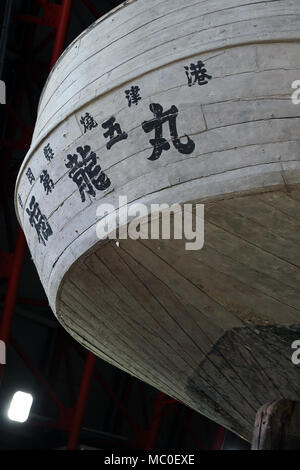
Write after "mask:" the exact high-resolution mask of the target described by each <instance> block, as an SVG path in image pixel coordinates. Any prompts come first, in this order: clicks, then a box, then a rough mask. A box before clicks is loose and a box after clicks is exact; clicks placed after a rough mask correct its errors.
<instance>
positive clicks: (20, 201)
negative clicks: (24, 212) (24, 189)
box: [18, 194, 24, 209]
mask: <svg viewBox="0 0 300 470" xmlns="http://www.w3.org/2000/svg"><path fill="white" fill-rule="evenodd" d="M18 201H19V204H20V207H21V209H24V207H23V202H22V198H21V196H20V194H18Z"/></svg>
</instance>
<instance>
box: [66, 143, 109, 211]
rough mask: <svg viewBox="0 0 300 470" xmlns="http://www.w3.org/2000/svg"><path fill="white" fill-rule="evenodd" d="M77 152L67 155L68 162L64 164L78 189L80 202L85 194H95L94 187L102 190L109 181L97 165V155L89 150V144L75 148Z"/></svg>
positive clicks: (93, 195) (83, 200) (107, 185)
mask: <svg viewBox="0 0 300 470" xmlns="http://www.w3.org/2000/svg"><path fill="white" fill-rule="evenodd" d="M77 152H78V154H79V155H78V154H76V153H75V154H73V155H71V154H69V155H67V158H68V162H67V163H66V164H65V165H66V167H67V168H69V169H70V171H69V178H71V179H72V180H73V181H74V183H75V184H76V185H77V187H78V189H79V193H80V196H81V200H82V202H85V198H86V194H89V195H90V196H92V197H95V196H96V191H95V189H97V190H99V191H104V190H105V189H107V188H109V186H110V184H111V182H110V179H109V178H108V177H107V176H106V174H105V173H104V172H103V171H102V170H101V166H100V165H99V164H98V165H97V155H96V153H95V152H93V151H91V147H90V146H89V145H85V146H84V147H78V148H77Z"/></svg>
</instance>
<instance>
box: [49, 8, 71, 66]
mask: <svg viewBox="0 0 300 470" xmlns="http://www.w3.org/2000/svg"><path fill="white" fill-rule="evenodd" d="M72 3H73V0H64V1H63V3H62V6H61V11H60V19H59V24H58V28H57V33H56V37H55V43H54V48H53V54H52V60H51V66H50V68H51V69H52V67H53V66H54V64H55V62H56V61H57V59H58V58H59V56H60V55H61V53H62V52H63V50H64V45H65V40H66V37H67V32H68V26H69V22H70V15H71V9H72Z"/></svg>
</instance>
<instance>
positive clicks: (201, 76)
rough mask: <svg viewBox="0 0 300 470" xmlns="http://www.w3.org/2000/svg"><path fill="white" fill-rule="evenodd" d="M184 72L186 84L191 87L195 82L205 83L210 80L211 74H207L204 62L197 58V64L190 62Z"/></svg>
mask: <svg viewBox="0 0 300 470" xmlns="http://www.w3.org/2000/svg"><path fill="white" fill-rule="evenodd" d="M184 68H185V74H186V76H187V78H188V85H189V86H190V87H191V86H193V85H195V84H196V83H197V84H198V85H200V86H201V85H206V84H207V83H208V80H211V79H212V77H211V75H208V74H207V70H206V68H205V65H204V63H203V62H202V61H201V60H199V61H198V62H197V64H190V66H189V67H188V66H186V67H184Z"/></svg>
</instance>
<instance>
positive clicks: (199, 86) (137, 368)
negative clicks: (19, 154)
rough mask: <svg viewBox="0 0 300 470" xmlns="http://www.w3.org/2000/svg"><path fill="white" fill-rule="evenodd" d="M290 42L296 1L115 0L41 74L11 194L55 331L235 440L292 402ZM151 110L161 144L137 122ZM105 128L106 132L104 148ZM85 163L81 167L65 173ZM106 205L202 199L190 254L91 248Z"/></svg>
mask: <svg viewBox="0 0 300 470" xmlns="http://www.w3.org/2000/svg"><path fill="white" fill-rule="evenodd" d="M299 31H300V5H299V2H298V1H297V0H282V1H276V2H274V1H271V0H270V1H265V2H260V3H258V2H256V1H253V0H251V1H250V0H244V1H242V0H228V1H226V8H224V2H223V1H222V0H214V1H208V0H207V1H196V0H189V1H186V2H185V3H184V7H183V6H182V1H179V0H164V1H161V0H160V1H158V0H154V1H152V2H151V4H149V2H147V1H146V0H136V1H131V2H129V3H128V5H127V6H125V7H121V8H119V9H117V11H115V12H114V13H112V14H110V15H108V16H107V17H106V18H104V19H103V20H99V21H98V22H96V23H95V24H94V25H93V27H92V28H90V29H89V30H87V31H86V32H84V33H82V35H81V36H80V37H79V38H78V39H77V40H75V41H74V42H73V44H72V45H71V46H70V47H69V48H68V50H67V51H66V52H65V53H64V54H63V56H62V58H61V59H60V61H59V62H58V64H57V65H56V67H55V68H54V70H53V72H52V73H51V75H50V77H49V80H48V82H47V84H46V86H45V88H44V91H43V94H42V97H41V101H40V105H39V113H38V119H37V123H36V127H35V132H34V136H33V141H32V145H31V149H30V151H29V152H28V155H27V157H26V159H25V161H24V164H23V166H22V168H21V170H20V174H19V177H18V182H17V186H16V209H17V213H18V217H19V220H20V223H21V225H22V228H23V230H24V232H25V235H26V238H27V241H28V245H29V248H30V250H31V253H32V257H33V260H34V262H35V264H36V267H37V270H38V272H39V276H40V279H41V282H42V284H43V286H44V288H45V291H46V294H47V296H48V299H49V303H50V305H51V307H52V309H53V311H54V312H55V314H56V315H57V317H58V319H59V320H60V322H61V323H62V324H63V325H64V326H65V327H66V329H67V330H68V331H69V332H70V333H71V334H72V335H73V336H74V337H75V338H77V339H78V340H79V341H80V342H81V343H82V344H84V345H85V346H86V347H87V348H89V349H90V350H92V351H94V352H95V353H96V354H97V355H99V356H101V357H103V358H104V359H106V360H107V361H109V362H110V363H112V364H115V365H117V366H118V367H120V368H122V369H124V370H126V371H128V372H129V373H131V374H134V375H136V376H138V377H140V378H141V379H143V380H145V381H147V382H148V383H150V384H152V385H154V386H156V387H157V388H159V389H161V390H163V391H165V392H166V393H168V394H169V395H172V396H173V397H175V398H177V399H179V400H181V401H183V402H184V403H186V404H187V405H189V406H191V407H192V408H194V409H196V410H198V411H200V412H202V413H204V414H205V415H207V416H209V417H211V418H212V419H215V420H217V421H218V422H220V423H222V424H224V425H225V426H227V427H229V428H231V429H233V430H234V431H235V432H237V433H239V434H240V435H242V436H244V437H245V438H247V439H250V433H251V428H252V425H253V422H254V417H255V413H256V411H257V409H258V408H259V407H260V405H261V404H263V403H264V402H267V401H270V399H273V398H274V399H276V398H280V397H281V396H285V397H286V398H291V399H297V398H298V399H299V394H300V392H299V389H300V388H299V386H300V378H299V372H298V369H297V367H296V366H294V365H293V364H292V362H291V353H292V351H291V345H290V340H291V339H295V338H297V335H298V334H299V336H300V313H299V311H300V296H299V291H298V285H299V280H300V271H299V266H300V255H299V249H298V248H299V243H300V242H299V237H298V233H299V219H300V211H299V207H300V191H299V186H298V185H299V184H300V159H299V155H300V143H299V135H300V133H299V129H300V126H299V124H300V105H299V106H297V105H294V104H293V103H292V100H291V94H292V91H293V90H292V88H291V85H292V83H293V82H294V81H295V80H298V79H300V44H299V38H300V32H299ZM200 61H201V62H202V63H203V67H202V75H201V74H200V75H198V76H197V75H195V74H193V70H194V69H193V67H191V64H195V65H198V72H199V62H200ZM203 68H205V71H203ZM136 86H137V87H139V90H138V91H139V97H140V98H141V99H140V100H137V101H136V102H135V101H133V102H131V103H130V101H129V98H131V99H134V96H130V95H129V96H128V98H127V95H126V90H131V87H136ZM129 104H131V105H130V106H129ZM158 105H161V106H162V108H161V112H163V113H165V114H164V117H165V122H164V123H163V124H162V128H161V130H162V134H161V135H160V136H159V135H156V137H157V138H163V139H165V140H164V141H161V145H162V146H163V148H161V147H159V146H158V145H157V144H158V141H155V129H154V128H153V127H151V120H153V119H154V111H155V110H156V113H158V112H159V108H158ZM174 107H175V108H174ZM172 110H173V114H172V113H171V111H172ZM87 113H88V115H87ZM174 115H176V116H175V119H174ZM112 117H113V118H114V119H115V120H114V121H111V118H112ZM156 117H157V115H156ZM87 118H89V119H87ZM152 122H153V121H152ZM174 122H176V129H175V134H176V131H177V134H176V135H175V137H174ZM109 123H110V125H111V126H113V125H115V124H119V128H115V129H114V131H113V132H112V135H111V137H110V136H109V134H108V133H107V132H108V131H109ZM103 125H104V126H103ZM172 126H173V127H172ZM171 132H173V138H172V136H171ZM115 137H116V139H115ZM114 139H115V140H114ZM85 146H89V149H87V148H86V147H85ZM78 149H80V150H78ZM84 152H85V153H86V157H90V160H89V164H90V166H89V170H87V165H88V162H87V161H86V162H85V166H84V164H82V165H81V166H80V165H77V167H76V162H77V163H78V162H81V156H80V155H81V154H82V155H83V154H84ZM90 152H95V153H96V155H97V157H96V159H97V160H96V162H97V165H98V167H97V169H95V165H94V166H93V157H91V155H90ZM74 155H75V157H74ZM74 158H75V160H74ZM99 166H101V171H102V172H103V174H102V176H100V167H99ZM29 168H30V171H31V172H30V171H29ZM82 168H84V170H85V173H84V175H85V176H84V177H85V178H87V179H86V180H85V185H83V183H82V178H83V176H82V175H83V173H82ZM45 171H47V173H48V175H49V179H51V180H52V182H53V185H52V184H49V179H48V180H47V178H46V173H45ZM80 172H81V173H80ZM80 178H81V179H80ZM47 182H48V186H47ZM47 191H48V194H47ZM119 196H126V197H127V198H128V202H129V203H134V202H143V203H144V204H146V205H147V206H148V207H149V206H150V205H151V204H152V203H159V204H161V203H164V202H167V203H170V204H171V203H175V202H176V203H180V204H183V203H186V202H193V203H196V202H205V203H206V209H205V217H206V224H205V230H206V232H205V247H204V249H203V250H201V251H198V252H187V251H185V250H184V243H183V242H180V241H174V240H172V241H162V240H158V241H155V240H152V241H130V240H128V241H121V243H120V247H117V246H116V245H115V244H114V242H111V241H110V242H107V241H99V239H98V238H97V234H96V224H97V222H98V218H97V215H96V210H97V207H98V206H99V204H102V203H110V204H114V205H115V206H116V207H118V201H119ZM33 197H34V199H32V198H33ZM35 204H38V207H37V206H35ZM34 208H35V210H36V211H37V208H38V209H40V212H39V216H41V215H43V216H45V218H43V219H42V222H43V223H44V231H42V232H41V224H38V219H37V217H34V214H33V213H32V211H33V210H34ZM36 215H37V212H36V213H35V216H36ZM40 220H41V219H40ZM276 338H279V339H278V342H276V341H277V340H276ZM299 339H300V338H299ZM248 343H249V344H248ZM264 348H265V349H264ZM264 351H265V353H264ZM291 381H293V383H294V385H293V386H291V385H290V382H291Z"/></svg>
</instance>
